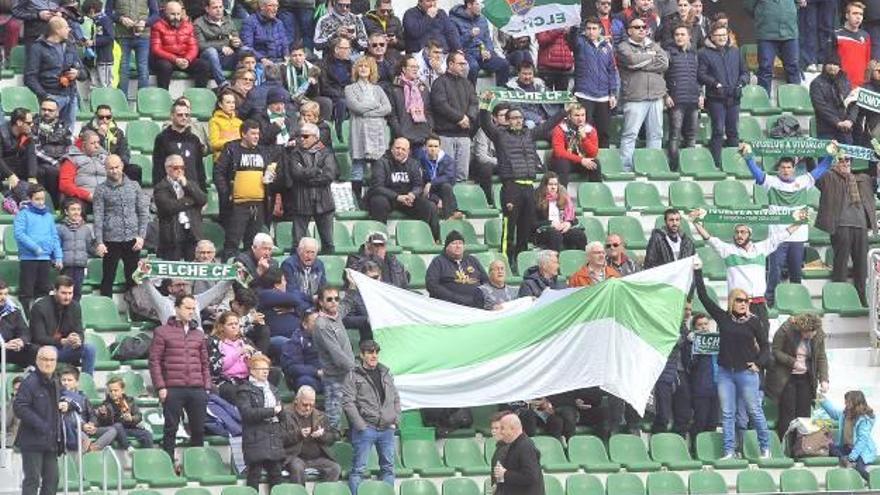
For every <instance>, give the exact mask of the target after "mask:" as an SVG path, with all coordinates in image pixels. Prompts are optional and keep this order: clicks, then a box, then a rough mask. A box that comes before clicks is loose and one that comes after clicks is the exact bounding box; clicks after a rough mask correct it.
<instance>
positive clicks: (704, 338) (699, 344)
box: [693, 333, 721, 354]
mask: <svg viewBox="0 0 880 495" xmlns="http://www.w3.org/2000/svg"><path fill="white" fill-rule="evenodd" d="M720 347H721V335H720V334H717V333H694V350H693V353H694V354H718V349H719V348H720Z"/></svg>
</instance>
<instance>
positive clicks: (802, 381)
mask: <svg viewBox="0 0 880 495" xmlns="http://www.w3.org/2000/svg"><path fill="white" fill-rule="evenodd" d="M811 383H812V379H811V377H810V375H809V374H808V373H804V374H803V375H789V377H788V382H787V383H786V384H785V387H784V388H783V389H782V393H781V394H779V418H777V421H776V433H777V434H778V435H779V438H780V439H781V438H782V435H785V432H786V430H788V425H789V424H791V421H792V420H793V419H795V418H809V417H810V412H811V411H812V409H813V389H812V387H811V386H810V384H811Z"/></svg>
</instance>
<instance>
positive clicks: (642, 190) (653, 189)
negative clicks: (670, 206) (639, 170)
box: [623, 182, 666, 211]
mask: <svg viewBox="0 0 880 495" xmlns="http://www.w3.org/2000/svg"><path fill="white" fill-rule="evenodd" d="M623 201H624V203H625V204H626V209H627V210H630V211H637V210H652V211H662V210H663V209H665V208H666V206H665V205H664V204H663V201H662V200H661V199H660V191H658V190H657V186H655V185H654V184H651V183H650V182H630V183H629V184H627V185H626V189H624V192H623Z"/></svg>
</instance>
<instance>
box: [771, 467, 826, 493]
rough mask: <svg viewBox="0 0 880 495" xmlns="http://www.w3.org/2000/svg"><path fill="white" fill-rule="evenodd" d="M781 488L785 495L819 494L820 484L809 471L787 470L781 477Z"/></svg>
mask: <svg viewBox="0 0 880 495" xmlns="http://www.w3.org/2000/svg"><path fill="white" fill-rule="evenodd" d="M779 488H780V489H781V490H782V491H783V492H785V493H796V492H817V491H819V482H818V481H816V476H815V475H814V474H813V472H812V471H810V470H809V469H786V470H785V471H783V472H782V473H781V474H780V475H779Z"/></svg>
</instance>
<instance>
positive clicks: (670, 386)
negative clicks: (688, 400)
mask: <svg viewBox="0 0 880 495" xmlns="http://www.w3.org/2000/svg"><path fill="white" fill-rule="evenodd" d="M675 387H676V385H675V384H674V383H672V382H657V383H656V384H654V423H653V424H652V425H651V433H666V432H667V431H669V423H670V421H672V395H673V394H674V393H675Z"/></svg>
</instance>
